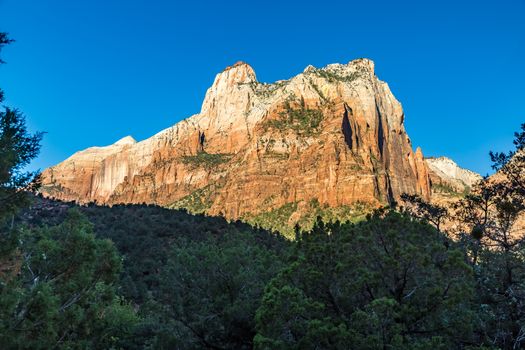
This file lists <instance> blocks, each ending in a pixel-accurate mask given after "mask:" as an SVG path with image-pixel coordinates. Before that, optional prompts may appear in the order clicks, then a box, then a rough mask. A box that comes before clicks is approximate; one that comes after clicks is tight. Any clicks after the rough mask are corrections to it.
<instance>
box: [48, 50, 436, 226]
mask: <svg viewBox="0 0 525 350" xmlns="http://www.w3.org/2000/svg"><path fill="white" fill-rule="evenodd" d="M403 120H404V114H403V109H402V107H401V104H400V103H399V102H398V101H397V100H396V99H395V97H394V96H393V95H392V93H391V91H390V89H389V87H388V85H387V84H386V83H385V82H382V81H380V80H379V79H378V78H377V77H376V76H375V73H374V64H373V62H372V61H370V60H368V59H359V60H355V61H352V62H350V63H348V64H331V65H328V66H326V67H324V68H320V69H318V68H314V67H312V66H309V67H307V68H306V69H305V71H304V72H302V73H301V74H299V75H297V76H295V77H293V78H291V79H288V80H282V81H278V82H275V83H273V84H265V83H260V82H258V81H257V79H256V75H255V72H254V71H253V69H252V68H251V67H250V66H249V65H247V64H246V63H242V62H239V63H236V64H235V65H234V66H232V67H228V68H227V69H225V70H224V71H223V72H221V73H220V74H218V75H217V76H216V78H215V80H214V82H213V85H212V86H211V87H210V88H209V89H208V91H207V93H206V97H205V99H204V102H203V105H202V109H201V112H200V113H199V114H196V115H194V116H192V117H190V118H188V119H185V120H182V121H181V122H179V123H177V124H175V125H174V126H172V127H170V128H168V129H166V130H164V131H162V132H160V133H158V134H157V135H154V136H153V137H151V138H149V139H146V140H144V141H141V142H135V140H133V139H132V138H130V137H126V138H124V139H122V140H120V141H118V142H116V143H115V144H113V145H111V146H107V147H93V148H89V149H87V150H85V151H81V152H78V153H76V154H74V155H73V156H71V157H70V158H68V159H67V160H65V161H64V162H62V163H60V164H58V165H56V166H54V167H51V168H49V169H47V170H45V171H44V172H43V187H42V192H43V193H44V194H45V195H48V196H52V197H55V198H58V199H63V200H75V201H79V202H91V201H96V202H98V203H107V204H111V203H121V202H123V203H142V202H145V203H156V204H159V205H163V206H171V207H186V208H189V209H190V210H192V211H196V212H206V213H208V214H210V215H223V216H225V217H227V218H229V219H237V218H246V217H250V216H254V215H258V214H260V213H264V212H268V211H272V210H277V209H278V208H282V207H283V206H286V205H287V204H290V203H295V204H297V205H296V207H297V208H300V207H301V203H310V202H312V201H316V203H318V204H319V205H320V206H321V207H330V208H335V207H341V206H352V205H355V204H356V203H367V204H368V205H371V206H378V205H381V204H385V203H388V202H391V201H394V200H397V199H398V198H399V196H400V195H401V194H402V193H405V192H406V193H413V194H420V195H422V196H423V197H425V198H427V199H428V198H429V197H430V180H429V170H428V168H427V164H428V162H425V161H424V159H423V154H422V152H421V150H420V149H418V151H417V152H413V149H412V145H411V142H410V139H409V137H408V135H407V134H406V131H405V128H404V125H403Z"/></svg>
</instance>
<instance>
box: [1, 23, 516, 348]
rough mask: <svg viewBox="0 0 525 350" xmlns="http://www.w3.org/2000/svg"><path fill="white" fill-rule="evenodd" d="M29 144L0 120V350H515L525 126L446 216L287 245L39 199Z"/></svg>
mask: <svg viewBox="0 0 525 350" xmlns="http://www.w3.org/2000/svg"><path fill="white" fill-rule="evenodd" d="M9 42H10V39H9V38H8V36H7V35H6V34H4V33H0V48H1V47H2V45H5V44H8V43H9ZM2 99H3V92H1V91H0V102H1V100H2ZM42 137H43V134H41V133H30V132H29V131H28V130H27V127H26V122H25V117H24V115H23V114H22V112H20V111H19V110H17V109H14V108H10V107H4V108H3V109H2V110H1V111H0V203H1V205H0V345H1V346H0V347H1V348H2V349H520V348H525V242H524V238H523V237H524V235H523V224H522V222H521V221H520V220H522V217H523V212H524V209H525V171H524V169H525V153H524V152H523V148H524V147H525V124H524V125H522V126H521V129H520V130H519V131H518V132H516V134H515V139H514V146H513V150H511V151H509V152H507V153H499V152H495V153H491V154H490V157H491V159H492V162H493V164H494V165H493V167H494V170H495V171H497V172H498V174H499V175H500V176H499V177H497V178H494V177H491V178H485V179H484V180H482V181H481V182H480V183H479V184H478V185H477V186H476V187H475V188H474V189H473V190H472V191H471V192H470V193H469V194H467V195H465V196H464V198H463V199H461V200H460V201H459V202H457V203H456V205H455V207H454V208H445V207H441V206H439V205H436V204H432V203H427V202H425V201H424V200H423V199H421V198H419V197H417V196H413V195H404V196H403V197H402V201H400V202H399V203H391V204H390V205H389V206H387V207H384V208H379V209H376V210H374V211H372V212H370V213H369V214H368V215H367V216H366V218H364V219H363V220H362V221H360V222H357V223H351V222H339V221H337V220H334V221H330V222H323V221H322V220H320V219H319V220H318V221H317V222H316V224H315V225H314V226H313V228H312V229H311V230H308V231H301V230H300V229H299V228H297V229H296V230H295V239H293V240H290V239H285V238H284V237H283V236H282V235H281V234H279V233H278V232H269V231H267V230H263V229H260V228H258V227H254V226H251V225H249V224H246V223H242V222H227V221H226V220H224V219H222V218H218V217H208V216H204V215H192V214H190V213H188V212H186V211H184V210H170V209H164V208H161V207H157V206H153V205H145V204H144V205H115V206H111V207H109V206H99V205H95V204H89V205H77V204H75V203H64V202H57V201H53V200H50V199H45V198H42V197H41V196H38V195H36V194H35V193H37V192H38V185H39V177H38V173H36V172H27V171H26V167H27V165H28V164H29V163H30V162H31V160H33V159H34V158H35V157H36V156H37V155H38V152H39V150H40V147H41V140H42Z"/></svg>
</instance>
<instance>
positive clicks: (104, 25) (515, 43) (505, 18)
mask: <svg viewBox="0 0 525 350" xmlns="http://www.w3.org/2000/svg"><path fill="white" fill-rule="evenodd" d="M0 31H7V32H9V33H10V35H11V36H12V38H14V39H16V42H15V43H14V44H12V45H9V46H8V47H6V48H5V49H4V50H3V58H4V60H5V61H7V64H6V65H3V66H1V67H0V86H1V87H2V88H3V89H4V91H5V93H6V98H7V99H6V102H5V103H6V105H9V106H15V107H18V108H20V109H21V110H22V111H23V112H24V113H25V114H26V116H27V119H28V122H29V125H30V128H31V130H43V131H46V132H48V134H47V135H46V137H45V141H44V147H43V150H42V154H41V157H40V158H39V159H38V160H37V161H35V162H34V164H33V166H34V167H38V168H45V167H47V166H49V165H53V164H55V163H58V162H59V161H61V160H63V159H65V158H67V157H68V156H69V155H71V154H72V153H73V152H75V151H78V150H80V149H83V148H86V147H89V146H92V145H106V144H111V143H113V142H115V141H116V140H117V139H119V138H121V137H123V136H126V135H132V136H133V137H135V138H136V139H137V140H142V139H145V138H147V137H149V136H151V135H153V134H155V133H156V132H158V131H160V130H162V129H164V128H166V127H169V126H171V125H173V124H175V123H176V122H177V121H179V120H181V119H184V118H186V117H188V116H190V115H192V114H194V113H197V112H198V111H199V109H200V105H201V102H202V99H203V97H204V94H205V92H206V89H207V88H208V86H209V85H211V83H212V81H213V79H214V77H215V74H217V73H218V72H220V71H221V70H222V69H223V68H224V67H226V66H228V65H231V64H232V63H234V62H236V61H238V60H243V61H247V62H248V63H250V64H251V65H252V66H253V67H254V69H255V71H256V74H257V77H258V79H259V81H264V82H272V81H275V80H278V79H284V78H289V77H291V76H293V75H295V74H297V73H299V72H301V71H302V70H303V69H304V68H305V67H306V66H307V65H308V64H313V65H314V66H318V67H319V66H324V65H326V64H329V63H334V62H342V63H346V62H348V61H350V60H352V59H355V58H359V57H368V58H371V59H373V60H374V61H375V63H376V73H377V75H378V76H379V77H380V78H381V79H382V80H385V81H387V82H388V83H389V85H390V87H391V89H392V91H393V92H394V94H395V96H396V97H397V98H398V99H399V100H400V101H401V103H402V104H403V106H404V109H405V115H406V129H407V131H408V134H409V136H410V137H411V139H412V142H413V145H414V147H415V146H421V147H422V149H423V152H424V154H425V155H426V156H439V155H446V156H449V157H451V158H453V159H454V160H456V161H457V162H458V163H459V164H460V165H462V166H465V167H468V168H471V169H473V170H475V171H478V172H480V173H482V174H486V173H487V172H490V162H489V160H488V155H487V154H488V152H489V150H491V149H493V150H507V149H509V148H510V146H511V141H512V133H513V132H514V131H515V130H517V129H518V127H519V125H520V124H521V123H522V122H525V0H498V1H494V0H492V1H484V0H477V1H460V0H455V1H449V0H444V1H413V2H407V1H363V0H360V1H330V0H322V1H315V2H313V1H312V2H309V1H305V0H303V1H285V0H280V1H273V0H266V1H258V0H255V1H247V0H244V1H207V2H200V1H191V2H190V1H176V0H175V1H167V0H165V1H160V0H157V1H153V0H149V1H146V0H135V1H134V0H119V1H117V0H74V1H72V0H47V1H41V0H0Z"/></svg>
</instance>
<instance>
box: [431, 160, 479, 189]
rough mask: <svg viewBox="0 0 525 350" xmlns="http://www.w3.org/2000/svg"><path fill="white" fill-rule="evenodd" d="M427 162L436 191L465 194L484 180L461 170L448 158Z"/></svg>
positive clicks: (468, 171)
mask: <svg viewBox="0 0 525 350" xmlns="http://www.w3.org/2000/svg"><path fill="white" fill-rule="evenodd" d="M425 161H426V163H427V165H428V168H429V170H430V179H431V182H432V185H433V187H434V189H441V190H449V191H454V192H458V193H464V192H468V191H469V190H470V189H471V188H472V186H474V185H475V184H476V183H478V182H479V181H480V180H481V179H482V177H481V175H479V174H477V173H475V172H473V171H470V170H468V169H464V168H461V167H460V166H458V165H457V164H456V163H455V162H454V161H453V160H452V159H450V158H447V157H439V158H427V159H426V160H425Z"/></svg>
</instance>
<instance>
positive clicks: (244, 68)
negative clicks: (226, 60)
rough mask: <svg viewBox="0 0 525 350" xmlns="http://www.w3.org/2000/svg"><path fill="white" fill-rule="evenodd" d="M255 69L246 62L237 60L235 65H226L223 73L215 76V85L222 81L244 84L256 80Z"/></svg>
mask: <svg viewBox="0 0 525 350" xmlns="http://www.w3.org/2000/svg"><path fill="white" fill-rule="evenodd" d="M256 81H257V78H256V76H255V71H254V70H253V68H252V67H251V66H250V65H249V64H248V63H246V62H243V61H237V62H236V63H235V64H234V65H233V66H228V67H226V68H225V69H224V70H223V71H222V72H221V73H219V74H217V76H216V77H215V82H214V83H213V85H217V84H220V83H222V82H225V83H227V84H228V85H230V84H234V83H236V84H243V83H250V82H256Z"/></svg>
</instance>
